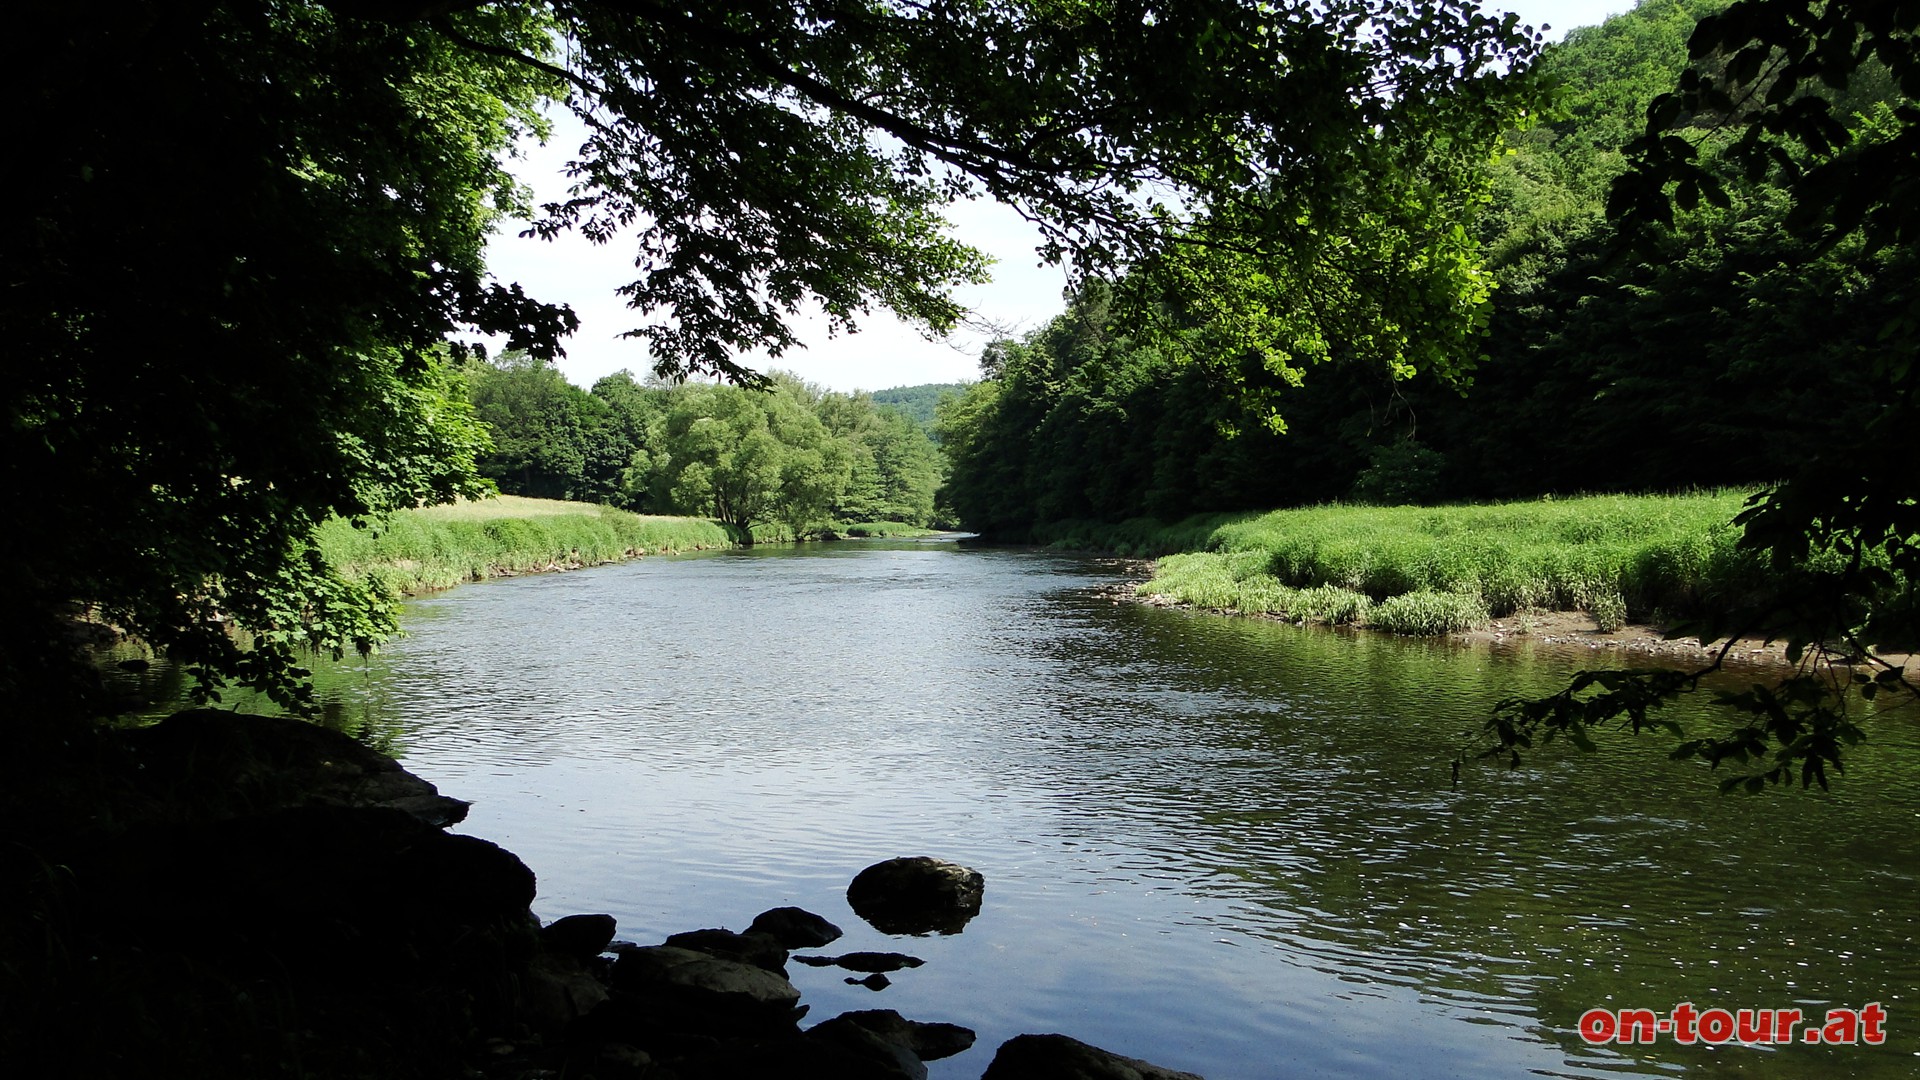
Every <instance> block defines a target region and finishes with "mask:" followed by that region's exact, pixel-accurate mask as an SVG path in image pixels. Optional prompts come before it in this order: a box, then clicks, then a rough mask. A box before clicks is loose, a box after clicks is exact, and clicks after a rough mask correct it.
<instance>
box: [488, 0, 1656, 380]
mask: <svg viewBox="0 0 1920 1080" xmlns="http://www.w3.org/2000/svg"><path fill="white" fill-rule="evenodd" d="M1492 6H1495V7H1500V6H1501V5H1499V4H1494V5H1492ZM1631 6H1632V0H1511V9H1512V10H1515V11H1517V12H1518V13H1519V14H1520V17H1521V19H1522V20H1523V21H1528V22H1533V23H1535V24H1539V23H1545V24H1547V25H1548V26H1550V27H1551V28H1552V29H1551V30H1550V31H1549V33H1548V36H1549V37H1550V38H1553V39H1558V38H1559V37H1560V36H1561V35H1562V34H1563V33H1564V32H1565V31H1567V30H1569V29H1572V28H1574V27H1576V26H1591V25H1594V24H1596V23H1599V22H1601V21H1603V20H1605V19H1606V18H1607V17H1608V16H1609V15H1612V14H1615V13H1618V12H1621V11H1625V10H1627V9H1628V8H1630V7H1631ZM557 119H562V120H567V121H570V120H571V117H567V116H565V115H564V114H563V115H562V116H561V117H558V118H557ZM581 141H582V129H580V128H579V127H578V126H577V125H572V124H567V125H564V126H563V125H562V124H559V123H556V125H555V133H554V137H553V138H552V139H550V140H549V141H548V143H547V145H546V146H531V147H528V148H526V156H525V158H524V159H523V160H522V161H521V162H520V163H519V166H518V168H517V169H516V171H517V172H518V173H519V175H520V177H521V179H522V180H524V181H526V183H527V184H528V185H530V186H531V187H532V188H533V189H534V195H535V199H536V201H547V200H552V199H557V198H559V197H561V196H562V195H563V193H564V192H565V189H566V179H565V177H564V176H563V174H562V171H561V170H562V169H563V167H564V166H565V164H566V162H567V159H568V158H569V156H571V153H572V151H573V150H574V148H575V147H577V146H578V145H579V144H580V142H581ZM949 216H950V218H951V219H952V221H953V225H954V230H955V234H956V235H958V236H959V237H960V238H961V239H963V240H965V241H967V242H968V243H971V244H973V245H974V246H975V247H978V248H980V249H981V250H982V251H985V252H987V253H988V254H989V255H991V256H993V257H994V258H995V259H996V260H997V261H996V263H995V265H994V267H993V281H992V282H991V283H990V284H986V285H979V286H969V287H967V288H964V289H962V290H960V291H959V293H958V296H959V298H960V300H961V302H962V303H964V304H966V305H967V306H968V307H969V308H971V309H972V310H973V311H974V313H975V315H976V317H977V319H978V320H979V321H980V322H981V323H982V324H983V325H984V326H986V327H990V328H991V329H990V330H968V329H962V330H960V331H957V332H956V333H955V334H954V335H953V336H952V337H950V338H948V339H946V340H944V341H928V340H927V339H926V338H925V337H923V336H922V335H921V334H920V333H919V331H917V330H916V329H915V328H913V327H911V326H908V325H907V324H905V323H903V322H901V321H900V320H899V319H896V318H895V317H894V316H893V315H892V314H891V313H890V312H887V311H885V310H884V309H881V310H877V311H875V312H874V313H873V314H872V315H871V316H869V317H868V318H867V319H866V320H865V321H864V322H863V323H862V326H861V330H860V332H859V333H857V334H852V335H841V336H839V337H830V336H829V335H828V334H827V333H826V324H825V321H824V320H821V319H812V320H803V321H802V322H801V323H800V324H799V325H800V338H801V340H802V341H804V342H806V344H807V346H808V347H807V348H805V349H798V350H793V351H789V352H788V353H787V354H786V355H785V356H783V357H781V358H780V360H779V361H778V362H777V364H775V365H774V366H777V367H780V368H783V369H785V370H788V371H792V372H795V373H796V374H798V375H799V376H800V377H801V378H803V379H806V380H808V381H809V382H814V383H819V384H821V385H823V386H825V387H826V388H828V389H830V390H840V391H847V392H851V391H854V390H884V389H886V388H888V387H893V386H912V385H917V384H920V383H939V382H967V381H971V380H972V379H975V378H977V377H978V375H979V367H978V363H979V355H980V349H981V347H982V346H983V345H985V344H986V343H987V341H988V340H991V339H992V338H993V337H995V336H998V335H997V334H996V333H994V332H993V331H999V332H1001V333H1008V332H1011V333H1014V334H1018V333H1024V332H1025V331H1027V330H1031V329H1033V328H1034V327H1037V326H1039V325H1040V324H1042V323H1044V322H1045V321H1046V320H1047V319H1049V318H1052V317H1053V316H1054V315H1057V314H1059V313H1060V311H1061V309H1062V307H1063V306H1064V305H1063V303H1062V301H1061V290H1062V289H1063V288H1064V287H1065V285H1066V275H1065V272H1064V271H1063V270H1061V269H1060V268H1058V267H1049V266H1042V265H1040V260H1039V257H1038V256H1036V255H1035V254H1034V247H1035V245H1036V244H1037V243H1038V237H1037V235H1036V234H1035V232H1034V231H1033V229H1032V227H1031V226H1030V225H1028V224H1027V223H1026V222H1024V221H1022V220H1021V219H1020V217H1019V216H1018V215H1016V214H1015V213H1013V211H1011V210H1008V209H1007V208H1005V207H1003V206H1000V205H998V204H996V203H991V202H975V203H966V204H961V205H958V206H955V207H953V208H952V211H951V213H950V215H949ZM509 225H510V228H509V229H507V230H506V231H505V232H504V233H503V234H502V235H499V236H497V237H496V238H495V240H494V242H493V243H492V244H491V245H490V246H489V248H488V252H487V258H488V262H489V264H490V266H491V267H492V269H493V272H494V274H495V275H496V276H497V277H498V278H499V279H500V280H502V281H509V282H512V281H517V282H519V283H520V284H521V285H522V286H524V287H525V288H526V290H527V293H528V295H530V296H534V297H537V298H539V299H541V300H546V301H550V302H558V303H565V304H569V305H571V306H572V307H573V310H574V312H575V313H576V314H578V315H579V316H580V329H579V331H578V332H576V333H575V334H574V335H573V337H572V338H570V339H568V341H567V343H566V349H567V355H566V356H565V357H562V358H561V360H560V362H559V367H560V370H561V372H562V373H564V374H565V375H566V376H567V378H568V379H570V380H572V381H573V382H574V383H576V384H578V385H580V386H591V385H593V383H594V381H595V380H596V379H599V378H600V377H601V376H603V375H609V374H612V373H613V372H616V371H619V370H621V369H622V368H625V369H627V370H629V371H632V372H633V373H634V374H635V375H636V376H641V377H644V376H645V375H646V374H647V373H648V372H649V371H651V369H652V366H653V364H652V361H651V360H650V359H649V358H648V356H647V354H646V349H645V347H644V346H643V345H642V344H641V343H640V342H637V341H623V340H621V339H620V336H619V335H620V334H621V333H623V332H624V331H626V330H629V329H631V328H633V327H634V326H637V325H639V322H640V320H639V317H638V316H637V314H636V313H635V312H632V311H630V310H628V309H627V307H626V306H625V304H624V303H623V302H622V301H621V300H620V298H619V297H617V296H615V295H614V291H613V290H614V289H615V288H617V287H619V286H620V285H623V284H625V283H627V282H628V281H630V280H632V279H633V277H634V268H633V252H634V247H633V244H632V243H631V242H622V241H618V240H616V241H614V242H612V243H609V244H606V245H595V244H591V243H588V242H587V241H585V240H582V239H580V238H578V237H565V238H562V239H560V240H556V241H553V242H550V243H549V242H546V241H541V240H529V239H521V238H520V237H518V236H516V235H514V233H515V232H517V231H518V225H517V224H515V223H509ZM748 363H749V366H753V367H758V368H762V369H764V368H766V367H767V366H768V362H767V361H766V359H765V358H764V357H759V358H749V360H748Z"/></svg>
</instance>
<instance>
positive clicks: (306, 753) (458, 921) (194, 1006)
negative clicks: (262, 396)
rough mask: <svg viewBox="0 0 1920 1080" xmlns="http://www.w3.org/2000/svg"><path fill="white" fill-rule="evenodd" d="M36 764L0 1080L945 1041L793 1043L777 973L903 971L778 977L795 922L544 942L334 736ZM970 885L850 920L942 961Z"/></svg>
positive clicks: (117, 752) (1124, 1067)
mask: <svg viewBox="0 0 1920 1080" xmlns="http://www.w3.org/2000/svg"><path fill="white" fill-rule="evenodd" d="M63 749H64V752H65V756H64V760H61V761H60V762H59V764H60V767H59V768H55V769H42V770H40V771H38V772H36V773H33V774H31V775H24V774H23V775H19V776H13V777H9V779H10V780H12V781H14V782H13V783H10V784H9V786H8V789H7V790H8V792H9V799H8V801H9V802H10V803H11V804H12V805H11V806H10V807H9V810H10V811H11V813H10V815H9V819H8V820H9V821H10V823H11V826H12V827H11V828H10V830H9V831H10V832H12V833H13V834H14V835H13V836H11V837H10V839H11V840H12V841H13V842H12V843H9V844H7V845H6V849H5V851H6V855H5V858H6V861H7V862H8V863H10V864H13V865H10V866H9V867H8V870H9V874H10V876H17V877H18V878H19V880H21V881H23V882H26V883H27V888H25V889H24V890H20V891H18V892H16V893H14V894H13V896H11V897H10V898H9V902H8V903H7V904H6V906H5V907H4V908H3V909H0V934H4V937H0V945H3V946H4V949H5V952H4V956H5V959H6V962H5V965H4V968H0V975H4V980H3V981H0V1018H4V1019H0V1060H4V1061H5V1062H7V1063H8V1064H9V1065H10V1067H12V1068H30V1069H33V1070H34V1071H35V1072H36V1073H39V1072H45V1073H51V1074H57V1075H62V1076H72V1077H89V1076H101V1077H107V1076H112V1077H135V1076H155V1077H159V1076H224V1075H254V1076H272V1075H298V1076H326V1077H348V1076H380V1077H423V1078H424V1077H438V1076H485V1077H499V1078H503V1080H504V1078H510V1077H511V1078H520V1077H532V1076H543V1077H545V1076H569V1077H609V1078H613V1077H620V1078H642V1077H644V1078H660V1080H672V1078H688V1080H693V1078H720V1077H760V1076H783V1077H784V1076H802V1077H823V1078H824V1077H836V1078H839V1077H846V1078H856V1080H857V1078H863V1077H871V1078H875V1080H894V1078H902V1077H904V1078H924V1077H925V1076H926V1075H927V1072H926V1068H925V1065H924V1064H923V1062H924V1061H926V1060H932V1059H936V1058H940V1057H945V1056H948V1055H951V1054H955V1053H959V1052H960V1051H962V1050H965V1049H967V1048H968V1047H970V1046H971V1045H972V1043H973V1039H974V1036H973V1033H972V1032H971V1031H969V1030H967V1029H965V1028H962V1027H959V1026H957V1025H953V1024H945V1023H936V1024H928V1023H920V1022H915V1021H911V1020H907V1019H905V1018H903V1017H901V1016H900V1015H898V1014H897V1013H894V1012H891V1011H889V1010H857V1011H852V1012H847V1013H844V1014H842V1015H840V1016H837V1017H834V1018H832V1019H830V1020H827V1021H824V1022H821V1023H818V1024H815V1025H814V1026H812V1027H811V1028H809V1029H807V1030H805V1031H802V1030H801V1029H800V1027H799V1021H800V1020H801V1018H802V1017H804V1016H805V1015H806V1013H807V1009H808V1007H807V1006H806V1005H803V1004H800V1003H799V997H800V994H799V991H798V990H796V989H795V988H794V987H793V985H792V984H791V983H790V982H789V981H788V980H787V977H786V976H787V972H786V964H787V962H788V961H789V959H792V960H794V961H799V962H805V963H808V964H811V965H814V966H827V965H832V966H839V967H842V968H845V969H847V970H849V971H856V972H865V973H868V974H867V975H866V978H865V979H859V980H856V979H854V978H851V977H849V978H848V980H847V981H848V982H860V983H862V984H865V985H870V986H872V987H874V988H876V989H877V988H878V987H879V986H884V985H885V980H886V979H887V975H886V974H885V973H886V972H889V971H899V970H901V969H903V968H910V967H916V966H919V964H920V963H921V961H919V960H918V959H917V958H915V957H911V956H906V955H904V954H899V953H850V954H847V955H844V956H820V955H807V956H795V955H792V954H791V950H795V949H805V948H818V947H820V946H824V945H827V944H830V943H831V942H832V941H833V940H835V939H837V938H838V937H839V936H840V931H839V929H838V928H837V927H834V926H833V925H832V924H831V923H828V922H826V920H824V919H821V918H819V917H818V916H815V915H811V914H809V913H807V912H805V911H802V910H800V909H797V908H779V909H774V910H772V911H768V912H764V913H762V914H761V915H760V916H759V917H758V918H756V919H755V920H754V922H753V923H752V925H751V926H750V927H749V928H748V930H747V931H745V932H743V933H733V932H730V931H726V930H719V929H705V930H696V931H691V932H688V933H683V934H676V935H674V936H673V937H671V938H669V939H668V940H667V941H666V942H665V943H664V944H661V945H654V946H639V945H633V944H630V943H625V942H614V941H613V937H614V934H615V932H616V929H617V928H616V926H615V924H614V920H613V918H612V917H611V916H606V915H578V916H569V917H567V918H563V919H559V920H556V921H555V922H553V923H551V924H549V925H547V926H545V927H542V926H541V925H540V922H539V920H538V919H537V918H536V917H535V916H534V915H533V914H532V913H531V911H530V905H531V904H532V902H533V899H534V895H535V880H534V875H533V872H532V871H531V870H529V869H528V868H527V867H526V865H525V864H524V863H522V862H521V861H520V860H519V859H518V858H517V857H515V856H514V855H513V854H512V853H510V852H508V851H505V850H503V849H501V848H499V847H497V846H496V845H494V844H492V843H489V842H487V841H485V840H481V839H478V838H475V837H470V836H462V835H457V834H450V833H447V832H445V831H444V827H445V826H447V825H449V824H453V823H455V822H457V821H459V820H460V819H461V818H462V817H464V815H465V812H466V808H467V804H466V803H464V802H461V801H460V800H457V799H452V798H448V797H446V796H443V795H440V794H439V793H438V792H437V791H436V790H435V789H434V788H433V786H432V785H431V784H429V783H427V782H426V781H424V780H420V779H419V778H417V777H415V776H413V775H412V774H410V773H408V772H406V771H405V770H404V769H402V768H401V767H400V766H399V765H398V763H396V762H394V761H393V760H392V759H391V758H387V757H385V756H384V755H381V754H379V753H376V752H374V751H372V750H369V749H367V748H366V747H364V746H361V745H360V744H359V743H357V742H355V741H354V740H353V739H351V738H349V737H348V736H345V735H342V734H339V733H336V732H332V731H329V730H326V729H323V728H319V727H315V726H312V725H309V724H306V723H304V722H301V721H297V720H291V719H284V718H276V717H259V716H242V715H237V714H233V713H227V712H220V711H212V710H199V711H193V712H187V713H181V714H178V715H176V716H174V717H172V718H170V719H168V720H166V721H164V722H162V723H160V724H159V725H156V726H154V727H150V728H144V729H138V730H134V731H128V732H123V733H103V734H100V735H99V736H97V737H94V738H89V739H86V740H79V741H70V742H68V743H66V744H65V745H64V748H63ZM9 771H17V769H15V770H9ZM982 885H983V882H982V880H981V879H980V876H979V875H978V874H977V873H975V872H973V871H969V870H966V869H965V868H962V867H957V866H954V865H953V864H949V863H941V862H939V861H938V860H931V859H896V860H889V861H888V862H886V863H881V864H878V865H876V866H874V867H870V868H869V870H868V871H865V872H863V873H862V874H861V875H860V876H859V877H857V878H856V879H855V882H854V885H853V887H852V888H851V889H850V890H849V894H848V898H849V902H850V903H852V904H853V906H854V908H855V910H856V911H857V912H859V913H860V914H861V915H862V917H864V918H867V919H868V920H869V921H871V922H873V923H874V925H875V926H876V927H877V928H880V929H881V930H883V932H888V933H926V932H939V933H954V932H958V931H959V929H960V928H961V927H962V926H964V924H965V922H966V920H967V918H968V917H970V915H971V914H972V913H975V912H977V911H978V910H979V902H980V889H981V887H982ZM609 954H611V955H609ZM876 980H877V981H876ZM985 1075H986V1076H987V1077H990V1078H996V1080H1020V1078H1025V1077H1057V1076H1062V1075H1075V1076H1084V1077H1089V1078H1096V1080H1097V1078H1100V1077H1109V1076H1110V1077H1116V1078H1117V1077H1144V1078H1149V1080H1151V1078H1156V1077H1159V1078H1180V1077H1189V1076H1190V1074H1186V1073H1176V1072H1172V1071H1170V1070H1165V1069H1160V1068H1158V1067H1156V1066H1152V1065H1149V1064H1147V1063H1145V1062H1140V1061H1136V1060H1133V1059H1127V1058H1121V1057H1119V1056H1117V1055H1113V1054H1110V1053H1107V1052H1105V1051H1102V1050H1099V1049H1097V1048H1094V1047H1090V1046H1087V1045H1085V1044H1083V1043H1079V1042H1077V1041H1075V1040H1073V1039H1070V1038H1067V1037H1065V1036H1060V1035H1045V1036H1037V1035H1023V1036H1020V1037H1018V1038H1015V1039H1012V1040H1009V1041H1008V1042H1007V1043H1006V1044H1005V1045H1003V1046H1002V1048H1001V1050H1000V1052H999V1053H998V1054H997V1055H996V1057H995V1059H994V1061H993V1063H992V1064H991V1065H990V1066H989V1067H988V1069H987V1072H986V1074H985Z"/></svg>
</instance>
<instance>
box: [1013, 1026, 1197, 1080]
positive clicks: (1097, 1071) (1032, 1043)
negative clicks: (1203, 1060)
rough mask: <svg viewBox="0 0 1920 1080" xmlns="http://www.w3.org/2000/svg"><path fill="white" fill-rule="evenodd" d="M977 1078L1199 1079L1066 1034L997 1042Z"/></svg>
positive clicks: (1021, 1037) (1084, 1079)
mask: <svg viewBox="0 0 1920 1080" xmlns="http://www.w3.org/2000/svg"><path fill="white" fill-rule="evenodd" d="M980 1080H1201V1078H1200V1077H1198V1076H1196V1075H1194V1074H1193V1073H1186V1072H1177V1071H1175V1070H1173V1069H1163V1068H1161V1067H1160V1066H1158V1065H1154V1064H1151V1063H1149V1062H1145V1061H1141V1060H1139V1059H1138V1058H1130V1057H1121V1056H1120V1055H1119V1054H1116V1053H1113V1052H1112V1051H1110V1050H1102V1049H1100V1048H1099V1047H1097V1046H1088V1045H1087V1044H1086V1043H1083V1042H1081V1041H1080V1040H1078V1039H1070V1038H1068V1037H1066V1036H1065V1035H1016V1036H1014V1037H1013V1038H1011V1039H1008V1040H1007V1041H1006V1042H1004V1043H1001V1044H1000V1050H999V1052H998V1053H996V1054H994V1055H993V1064H991V1065H988V1066H987V1071H986V1072H984V1073H982V1074H981V1075H980Z"/></svg>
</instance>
